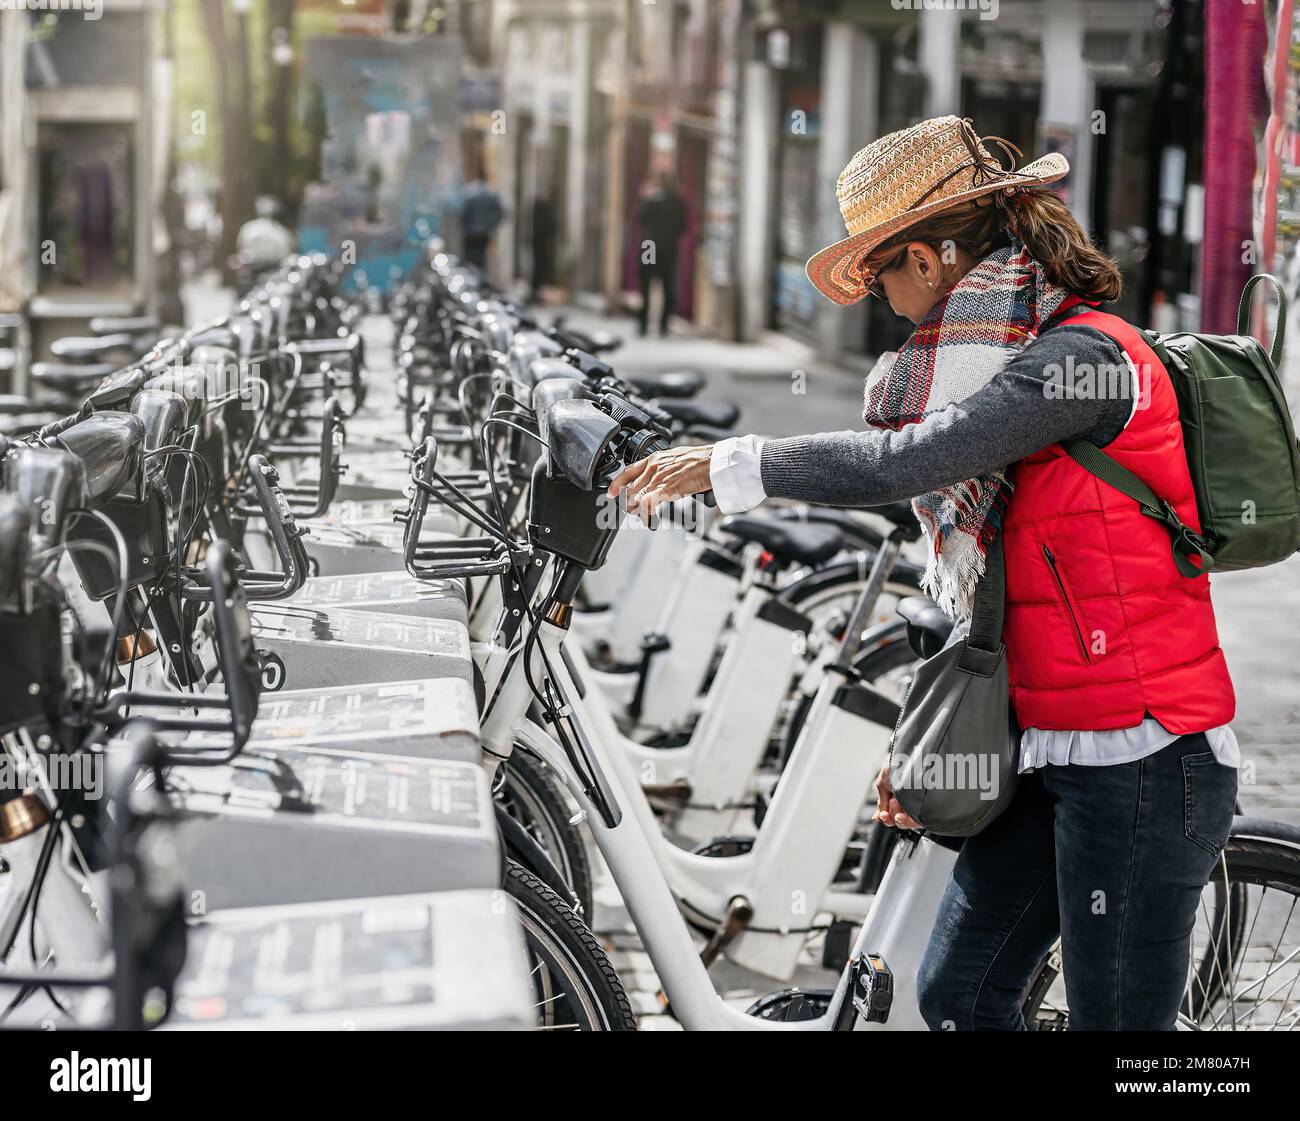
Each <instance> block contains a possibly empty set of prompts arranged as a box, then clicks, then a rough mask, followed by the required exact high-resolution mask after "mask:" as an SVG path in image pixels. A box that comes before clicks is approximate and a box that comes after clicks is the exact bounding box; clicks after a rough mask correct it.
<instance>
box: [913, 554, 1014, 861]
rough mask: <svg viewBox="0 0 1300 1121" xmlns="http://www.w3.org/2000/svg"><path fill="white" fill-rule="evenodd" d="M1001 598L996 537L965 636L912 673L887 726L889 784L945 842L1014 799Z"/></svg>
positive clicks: (1002, 576)
mask: <svg viewBox="0 0 1300 1121" xmlns="http://www.w3.org/2000/svg"><path fill="white" fill-rule="evenodd" d="M1005 597H1006V569H1005V567H1004V564H1003V557H1002V537H1001V535H1000V534H999V536H998V537H997V539H996V540H995V541H994V542H993V543H992V544H991V545H990V546H989V550H988V556H987V557H986V560H985V571H984V576H983V578H982V579H981V580H980V585H979V588H978V589H976V592H975V605H974V609H973V611H972V613H971V627H970V633H969V634H968V635H967V636H966V638H965V639H963V640H962V641H961V642H956V643H953V644H952V645H951V646H947V647H945V648H944V649H943V650H940V651H939V653H937V654H936V655H935V656H934V657H933V658H930V659H928V660H927V661H925V662H922V663H921V665H920V666H919V667H918V668H917V671H916V674H915V676H913V678H912V684H911V686H910V688H909V689H908V691H907V697H906V699H905V700H904V701H903V708H902V712H900V713H899V717H898V725H897V727H896V728H895V729H894V739H893V743H892V744H891V746H890V755H889V780H890V783H891V784H892V785H893V788H894V793H895V796H896V797H897V798H898V803H899V805H900V806H902V807H903V810H904V811H905V812H906V813H907V814H908V815H909V816H910V817H912V818H913V819H915V820H916V821H918V822H920V823H921V825H923V826H924V827H925V828H926V829H927V830H929V831H930V832H931V833H936V834H938V835H939V836H942V837H970V836H973V835H974V834H976V833H978V832H979V831H980V830H981V829H983V828H984V827H985V826H986V825H988V824H989V823H990V822H991V821H992V820H993V819H994V818H995V817H997V816H998V814H1000V813H1001V812H1002V811H1003V810H1004V809H1005V808H1006V807H1007V804H1008V803H1009V802H1010V801H1011V797H1012V795H1013V794H1014V793H1015V787H1016V778H1017V773H1016V764H1017V757H1018V755H1019V739H1020V736H1019V730H1018V729H1017V728H1016V726H1015V722H1014V721H1013V720H1012V719H1011V704H1010V700H1009V696H1008V689H1007V658H1006V647H1005V646H1004V645H1003V642H1002V613H1003V608H1004V606H1005Z"/></svg>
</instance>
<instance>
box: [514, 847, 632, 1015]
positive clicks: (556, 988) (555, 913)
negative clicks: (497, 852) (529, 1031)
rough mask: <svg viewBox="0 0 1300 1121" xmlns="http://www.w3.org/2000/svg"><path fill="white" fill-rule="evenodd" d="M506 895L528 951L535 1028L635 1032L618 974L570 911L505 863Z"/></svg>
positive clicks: (541, 885) (533, 878) (526, 873)
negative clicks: (534, 1004) (533, 992)
mask: <svg viewBox="0 0 1300 1121" xmlns="http://www.w3.org/2000/svg"><path fill="white" fill-rule="evenodd" d="M505 891H506V894H507V895H509V896H510V898H511V899H512V900H513V901H514V904H515V907H516V909H517V910H518V912H519V919H520V924H521V926H522V928H523V934H524V943H525V945H526V946H527V948H528V956H529V962H528V966H529V975H530V977H531V978H532V981H533V986H534V989H535V992H536V994H537V998H538V999H537V1004H536V1008H537V1018H538V1024H537V1026H538V1027H539V1028H542V1029H545V1030H574V1031H636V1017H635V1016H634V1015H633V1014H632V1005H631V1002H630V1001H629V1000H628V998H627V991H626V990H625V989H624V988H623V982H622V981H621V980H620V979H619V976H618V971H617V970H616V969H615V968H614V966H613V964H612V963H611V962H610V960H609V956H608V955H607V954H606V953H605V951H604V949H603V948H602V947H601V945H600V943H599V942H597V941H596V937H595V935H593V934H592V933H591V930H590V929H589V928H588V927H587V924H586V923H584V922H583V921H582V919H580V918H579V917H578V915H577V914H576V913H575V912H574V910H573V908H572V907H570V906H569V904H568V903H566V902H565V901H564V900H563V899H561V898H560V897H559V896H558V895H557V894H556V893H555V892H553V891H552V890H551V889H550V888H549V887H547V886H546V885H545V884H544V883H543V882H542V881H541V880H539V879H538V878H537V877H536V876H534V875H533V874H532V873H531V872H529V871H526V870H525V869H524V868H522V867H520V866H519V865H518V864H516V863H515V862H514V861H509V862H508V863H507V865H506V877H505ZM566 1015H567V1016H568V1017H569V1018H568V1019H566V1018H565V1017H566Z"/></svg>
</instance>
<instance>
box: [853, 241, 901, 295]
mask: <svg viewBox="0 0 1300 1121" xmlns="http://www.w3.org/2000/svg"><path fill="white" fill-rule="evenodd" d="M906 254H907V246H905V245H904V246H903V247H902V248H900V249H896V250H894V252H892V253H891V254H889V256H888V257H887V258H886V259H885V260H884V261H883V262H882V263H880V264H878V265H872V264H871V262H870V261H869V259H868V258H866V257H864V258H863V260H862V271H863V272H864V273H865V274H866V275H867V276H869V277H871V281H870V283H868V284H867V295H868V296H874V297H875V298H876V299H877V300H884V299H887V298H888V297H887V296H886V295H885V286H884V285H883V284H881V283H880V278H881V277H882V276H884V275H885V273H887V272H889V270H890V269H893V268H897V267H898V265H899V263H900V262H901V261H902V259H903V257H904V256H906Z"/></svg>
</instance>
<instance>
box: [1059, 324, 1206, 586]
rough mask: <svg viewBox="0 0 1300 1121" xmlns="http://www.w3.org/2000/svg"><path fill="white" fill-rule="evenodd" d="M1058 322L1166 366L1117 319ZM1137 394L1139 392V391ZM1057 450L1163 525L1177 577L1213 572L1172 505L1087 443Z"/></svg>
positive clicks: (1159, 349) (1152, 342)
mask: <svg viewBox="0 0 1300 1121" xmlns="http://www.w3.org/2000/svg"><path fill="white" fill-rule="evenodd" d="M1062 322H1066V323H1078V324H1080V325H1081V326H1085V327H1092V328H1093V329H1094V330H1097V331H1100V332H1101V333H1102V334H1103V335H1108V336H1110V337H1111V338H1113V339H1114V340H1115V341H1116V342H1117V343H1119V345H1120V346H1121V347H1122V348H1123V350H1124V352H1125V353H1126V354H1127V355H1128V356H1129V357H1130V359H1132V358H1133V356H1134V355H1137V356H1138V357H1139V358H1140V357H1141V355H1142V351H1143V350H1144V349H1146V350H1150V351H1151V352H1152V354H1153V356H1154V357H1155V359H1156V360H1157V361H1158V362H1159V363H1160V364H1161V365H1162V366H1168V355H1167V353H1166V351H1165V348H1164V347H1163V346H1162V345H1161V344H1160V340H1159V339H1158V338H1157V337H1156V336H1155V335H1153V334H1152V333H1150V332H1148V331H1140V330H1138V328H1136V327H1134V326H1133V325H1132V324H1131V323H1128V322H1127V321H1125V320H1123V319H1121V318H1120V317H1119V316H1117V315H1111V314H1109V313H1108V312H1101V311H1096V310H1094V309H1092V308H1089V309H1088V310H1087V311H1084V312H1082V313H1080V314H1078V315H1072V316H1070V317H1069V318H1068V319H1066V320H1063V321H1062ZM1138 391H1139V392H1141V389H1140V387H1139V390H1138ZM1061 447H1062V448H1064V449H1065V453H1066V454H1067V455H1068V456H1069V457H1070V458H1071V459H1073V460H1074V462H1075V463H1077V464H1078V465H1079V466H1080V467H1082V468H1083V469H1084V470H1085V471H1087V472H1088V473H1089V474H1090V475H1094V476H1096V477H1097V478H1098V479H1100V480H1101V481H1102V482H1103V483H1105V484H1106V485H1107V486H1110V487H1114V488H1115V490H1117V491H1119V492H1120V493H1121V494H1124V495H1127V496H1128V497H1129V498H1131V499H1133V501H1134V502H1136V503H1137V504H1138V506H1139V507H1141V510H1142V513H1144V514H1146V515H1147V517H1150V518H1155V519H1156V520H1157V521H1159V522H1162V523H1163V524H1164V527H1165V528H1166V529H1167V530H1168V531H1169V536H1170V538H1171V541H1172V547H1173V554H1174V564H1175V566H1176V567H1177V568H1178V571H1179V572H1180V573H1182V574H1183V575H1184V576H1187V577H1189V578H1191V577H1196V576H1204V575H1205V574H1206V573H1208V572H1210V571H1212V570H1213V568H1214V558H1213V557H1212V556H1210V554H1209V552H1208V551H1207V550H1206V548H1205V546H1206V544H1207V542H1206V539H1205V538H1204V537H1203V536H1202V535H1201V534H1199V533H1197V532H1196V531H1195V530H1194V529H1192V528H1191V526H1189V525H1186V524H1185V523H1184V522H1183V520H1182V518H1180V517H1179V516H1178V512H1177V511H1176V510H1175V509H1174V508H1173V505H1172V504H1171V503H1169V502H1167V501H1166V500H1165V499H1163V498H1161V497H1160V496H1159V495H1157V494H1156V492H1155V491H1153V490H1152V489H1151V488H1150V487H1149V486H1147V484H1146V483H1144V482H1143V481H1142V480H1141V479H1140V478H1139V477H1138V476H1137V475H1135V474H1134V473H1133V472H1132V471H1130V470H1129V469H1128V468H1127V467H1125V466H1123V465H1122V464H1121V463H1118V462H1117V461H1116V460H1115V459H1113V458H1112V457H1111V456H1109V455H1107V454H1106V453H1105V452H1104V451H1102V450H1101V448H1099V447H1097V445H1096V444H1094V443H1092V441H1091V440H1080V439H1073V440H1062V441H1061ZM1192 557H1196V558H1197V559H1198V560H1199V561H1200V564H1199V566H1198V565H1196V564H1193V563H1192V560H1191V558H1192Z"/></svg>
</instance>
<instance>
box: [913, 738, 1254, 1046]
mask: <svg viewBox="0 0 1300 1121" xmlns="http://www.w3.org/2000/svg"><path fill="white" fill-rule="evenodd" d="M1236 797H1237V772H1236V771H1235V770H1234V769H1233V768H1231V767H1225V766H1224V765H1223V764H1221V763H1219V762H1218V761H1217V760H1216V759H1215V758H1214V755H1213V753H1212V752H1211V751H1210V747H1209V744H1208V743H1207V742H1206V739H1205V736H1204V735H1203V734H1200V733H1198V734H1196V735H1189V736H1182V737H1181V738H1179V739H1177V740H1175V741H1174V742H1173V743H1171V744H1169V745H1168V746H1167V747H1165V748H1162V749H1161V750H1160V751H1157V752H1155V753H1154V754H1153V755H1148V756H1147V757H1146V758H1145V759H1138V760H1135V761H1134V762H1132V763H1121V764H1118V765H1115V766H1109V767H1080V766H1067V767H1055V766H1048V767H1044V768H1042V770H1040V771H1036V772H1033V773H1031V774H1026V775H1022V776H1021V779H1020V787H1019V789H1018V790H1017V792H1016V796H1015V798H1013V799H1012V802H1011V805H1009V806H1008V807H1007V809H1006V810H1005V811H1004V812H1003V814H1002V816H1001V817H999V818H998V819H997V820H996V821H994V822H993V823H992V824H991V825H990V826H989V827H988V828H987V829H985V830H984V831H983V832H982V833H979V834H977V835H976V836H974V837H970V838H968V839H967V840H966V842H965V844H964V845H962V849H961V853H960V854H959V855H958V857H957V863H956V865H955V866H954V868H953V874H952V879H951V880H950V881H949V883H948V887H947V890H946V891H945V893H944V897H943V901H942V902H941V903H940V905H939V913H938V916H937V918H936V920H935V924H934V930H933V931H932V932H931V935H930V943H929V945H928V947H927V948H926V952H925V957H924V959H923V961H922V962H921V968H920V971H919V973H918V975H917V994H918V999H919V1001H920V1006H921V1014H922V1015H923V1016H924V1018H925V1021H926V1023H927V1024H929V1026H930V1028H931V1029H932V1030H944V1029H946V1030H953V1029H958V1030H966V1031H971V1030H984V1031H989V1030H993V1031H997V1030H1004V1031H1017V1030H1023V1029H1024V1026H1025V1022H1024V1018H1023V1016H1022V1015H1021V1002H1022V1000H1023V997H1024V992H1025V988H1026V986H1027V985H1028V983H1029V981H1030V978H1031V975H1032V973H1033V971H1034V969H1035V967H1036V966H1037V965H1038V964H1039V962H1040V961H1042V959H1043V956H1044V955H1045V954H1046V953H1047V951H1048V950H1049V949H1050V948H1051V946H1052V943H1053V942H1054V941H1055V939H1056V938H1057V936H1058V934H1059V936H1060V938H1061V953H1062V959H1063V965H1064V972H1065V987H1066V998H1067V1000H1068V1002H1069V1007H1070V1027H1071V1028H1072V1029H1082V1030H1092V1031H1165V1030H1170V1029H1172V1027H1173V1026H1174V1020H1175V1018H1176V1016H1177V1014H1178V1009H1179V1006H1180V1004H1181V1003H1182V999H1183V991H1184V988H1185V985H1186V982H1187V965H1188V943H1189V938H1190V935H1191V932H1192V927H1193V924H1194V923H1195V920H1196V915H1197V911H1198V908H1199V906H1200V899H1201V892H1202V890H1203V889H1204V887H1205V885H1206V883H1207V882H1208V880H1209V878H1210V875H1211V874H1212V873H1213V871H1214V866H1215V863H1216V861H1217V859H1218V855H1219V852H1220V850H1221V849H1222V848H1223V846H1224V844H1225V843H1226V841H1227V839H1228V832H1229V830H1230V829H1231V827H1232V816H1233V807H1234V805H1235V802H1236Z"/></svg>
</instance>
